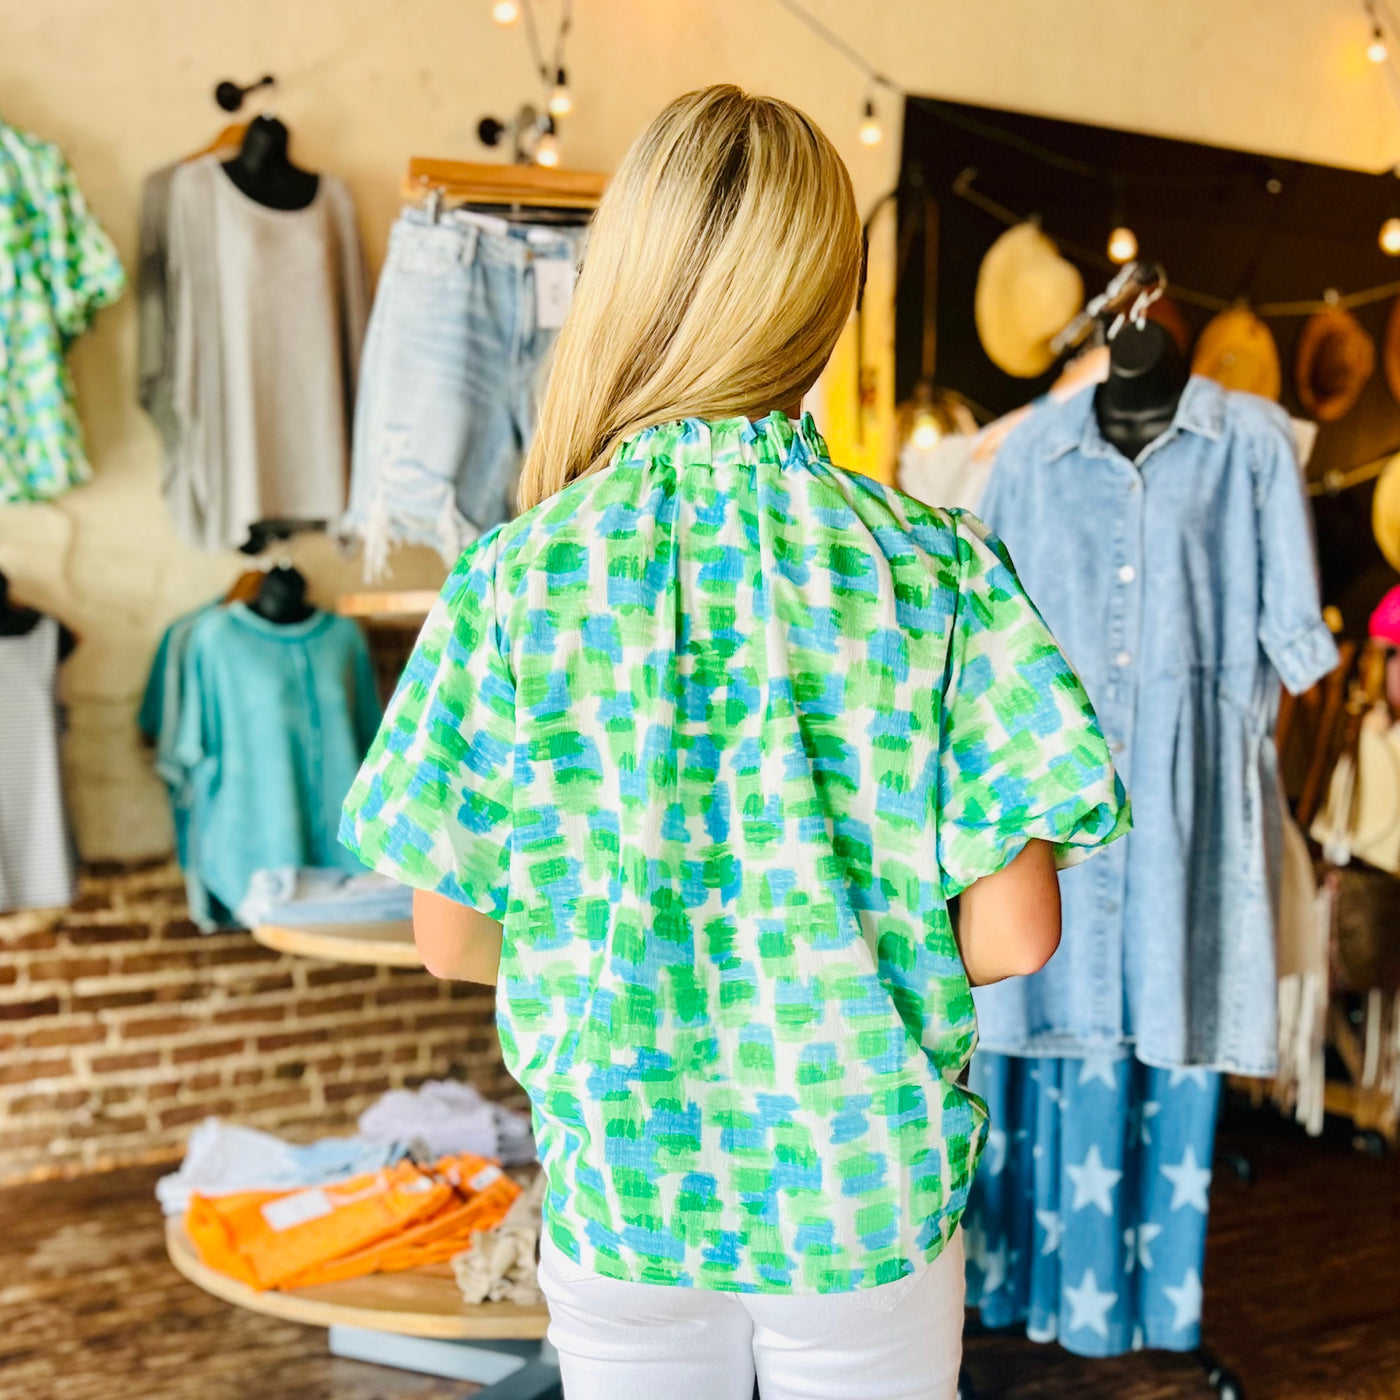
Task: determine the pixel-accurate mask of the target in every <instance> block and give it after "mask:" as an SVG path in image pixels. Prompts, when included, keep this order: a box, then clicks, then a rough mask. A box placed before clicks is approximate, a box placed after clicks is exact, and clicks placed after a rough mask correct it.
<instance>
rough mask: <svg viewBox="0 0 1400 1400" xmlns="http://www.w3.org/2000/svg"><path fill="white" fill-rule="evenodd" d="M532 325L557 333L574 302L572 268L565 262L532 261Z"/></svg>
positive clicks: (558, 259)
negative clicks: (533, 322)
mask: <svg viewBox="0 0 1400 1400" xmlns="http://www.w3.org/2000/svg"><path fill="white" fill-rule="evenodd" d="M534 267H535V325H536V326H537V327H538V328H539V329H540V330H542V331H557V330H558V329H559V327H560V326H562V325H563V324H564V317H565V316H567V315H568V314H569V303H570V302H571V301H572V300H573V299H574V265H573V263H572V262H570V261H569V259H568V258H536V259H535V262H534Z"/></svg>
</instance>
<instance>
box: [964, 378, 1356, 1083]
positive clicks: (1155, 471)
mask: <svg viewBox="0 0 1400 1400" xmlns="http://www.w3.org/2000/svg"><path fill="white" fill-rule="evenodd" d="M982 508H983V514H984V516H985V518H986V521H987V523H988V525H990V526H991V528H992V529H993V530H994V531H995V532H996V533H997V534H999V535H1000V536H1001V537H1002V539H1003V541H1004V542H1005V543H1006V545H1007V548H1008V549H1009V550H1010V553H1011V557H1012V560H1013V561H1014V563H1015V565H1016V567H1017V570H1018V572H1019V574H1020V577H1021V581H1022V583H1023V584H1024V585H1025V588H1026V591H1027V592H1028V593H1029V594H1030V597H1031V599H1032V601H1033V602H1034V603H1035V604H1036V606H1037V607H1038V608H1039V609H1040V611H1041V613H1042V614H1043V615H1044V618H1045V620H1046V622H1047V623H1049V625H1050V630H1051V631H1052V632H1053V633H1054V634H1055V637H1056V639H1057V640H1058V641H1059V643H1060V645H1061V647H1062V648H1063V649H1064V651H1065V654H1066V655H1067V656H1068V657H1069V659H1070V661H1071V662H1072V664H1073V665H1074V667H1075V668H1076V670H1077V671H1078V672H1079V675H1080V677H1081V679H1082V680H1083V682H1084V686H1085V688H1086V690H1087V691H1088V694H1089V698H1090V700H1091V701H1092V702H1093V705H1094V708H1095V710H1096V711H1097V713H1098V716H1099V720H1100V723H1101V724H1102V726H1103V730H1104V733H1105V735H1106V736H1107V737H1108V740H1109V743H1110V747H1111V749H1112V750H1113V753H1114V758H1115V761H1116V763H1117V765H1118V769H1119V772H1120V774H1121V775H1122V778H1123V781H1124V783H1125V784H1126V786H1127V788H1128V792H1129V795H1130V796H1131V798H1132V802H1133V815H1134V830H1133V831H1132V832H1131V833H1130V834H1129V836H1128V837H1127V839H1126V840H1123V841H1120V842H1118V843H1117V844H1116V845H1114V846H1111V847H1110V848H1109V849H1108V850H1107V851H1105V852H1104V853H1103V854H1102V855H1100V856H1099V858H1098V859H1097V860H1095V861H1092V862H1090V863H1089V864H1087V865H1085V866H1082V867H1079V868H1077V869H1073V870H1068V871H1066V872H1064V874H1063V875H1062V876H1061V891H1062V898H1063V911H1064V912H1063V917H1064V937H1063V941H1062V943H1061V946H1060V949H1059V951H1058V952H1057V953H1056V955H1055V956H1054V957H1053V958H1052V959H1051V960H1050V962H1049V964H1048V965H1047V966H1046V967H1045V969H1044V970H1043V971H1041V972H1039V973H1037V974H1036V975H1035V976H1034V977H1028V978H1016V979H1014V980H1012V981H1010V982H1005V983H1001V984H999V985H996V986H992V987H984V988H980V989H979V990H978V992H977V1011H978V1020H979V1023H980V1031H981V1035H980V1043H981V1045H982V1047H983V1049H986V1050H994V1051H999V1052H1002V1053H1006V1054H1019V1055H1083V1054H1085V1053H1087V1052H1090V1051H1097V1050H1102V1049H1105V1048H1107V1047H1110V1046H1121V1045H1131V1046H1132V1047H1133V1048H1134V1050H1135V1053H1136V1055H1137V1057H1138V1058H1139V1059H1141V1060H1143V1061H1145V1062H1146V1063H1148V1064H1152V1065H1159V1066H1165V1067H1169V1068H1174V1067H1177V1066H1198V1065H1199V1066H1206V1067H1209V1068H1215V1069H1221V1070H1228V1071H1232V1072H1235V1073H1240V1074H1250V1075H1267V1074H1269V1073H1271V1072H1272V1071H1273V1070H1274V1068H1275V1062H1276V1053H1277V1050H1276V1030H1275V1022H1276V984H1275V958H1274V918H1275V911H1274V904H1275V894H1274V891H1275V889H1276V886H1277V880H1276V873H1277V870H1278V867H1279V862H1280V859H1281V855H1280V852H1281V842H1282V833H1281V829H1280V816H1281V810H1282V809H1281V805H1280V804H1281V798H1280V795H1279V788H1278V779H1277V760H1276V754H1275V750H1274V741H1273V728H1274V721H1275V717H1276V714H1277V708H1278V698H1279V681H1280V679H1282V681H1283V684H1284V685H1286V686H1287V687H1288V688H1289V690H1291V691H1293V692H1295V693H1296V692H1298V691H1301V690H1304V689H1306V688H1307V687H1308V686H1310V685H1312V684H1313V683H1314V682H1315V681H1317V680H1318V679H1319V678H1320V677H1321V676H1323V675H1324V674H1326V672H1327V671H1329V670H1330V669H1331V668H1332V667H1333V666H1335V665H1336V663H1337V652H1336V647H1335V645H1334V644H1333V641H1332V637H1331V634H1330V633H1329V632H1328V630H1327V627H1326V625H1325V624H1324V623H1323V621H1322V617H1321V609H1320V605H1319V600H1318V582H1317V568H1316V562H1315V557H1314V547H1313V536H1312V520H1311V514H1310V511H1309V509H1308V504H1307V498H1306V495H1305V492H1304V488H1303V482H1302V477H1301V474H1300V472H1299V469H1298V463H1297V458H1296V454H1295V450H1294V445H1293V438H1292V433H1291V429H1290V427H1289V423H1288V419H1287V418H1286V416H1285V415H1284V414H1283V412H1282V411H1281V410H1280V409H1278V408H1277V407H1275V406H1274V405H1273V404H1271V403H1267V402H1265V401H1264V400H1263V399H1259V398H1255V397H1253V396H1252V395H1248V394H1238V393H1228V392H1226V391H1225V390H1223V389H1221V388H1220V387H1219V386H1218V385H1216V384H1214V383H1213V382H1212V381H1210V380H1207V379H1201V378H1192V379H1191V381H1190V382H1189V384H1188V385H1187V388H1186V391H1185V393H1184V394H1183V396H1182V398H1181V402H1180V404H1179V405H1178V408H1177V412H1176V415H1175V419H1174V421H1173V423H1172V426H1171V427H1170V428H1169V429H1168V431H1167V432H1166V433H1164V434H1163V435H1162V436H1161V437H1160V438H1158V439H1157V440H1156V441H1155V442H1153V443H1152V444H1151V445H1150V446H1148V447H1147V448H1146V449H1145V450H1144V451H1143V452H1142V454H1141V455H1140V457H1139V458H1138V460H1137V461H1136V462H1130V461H1129V460H1128V459H1127V458H1126V457H1124V456H1123V455H1122V454H1121V453H1120V452H1119V451H1118V450H1117V448H1115V447H1114V446H1112V444H1110V443H1109V442H1108V441H1106V439H1105V438H1104V437H1103V435H1102V434H1101V433H1100V431H1099V427H1098V423H1097V420H1096V418H1095V415H1094V395H1093V393H1092V392H1089V391H1086V392H1084V393H1081V394H1079V395H1077V396H1076V397H1075V398H1073V399H1071V400H1070V401H1069V402H1067V403H1063V404H1056V403H1052V402H1046V403H1045V404H1043V405H1042V406H1041V407H1039V408H1038V409H1037V410H1036V412H1034V413H1033V414H1032V415H1031V416H1030V418H1029V419H1027V420H1026V422H1025V423H1023V424H1022V425H1020V427H1018V428H1017V429H1016V430H1015V431H1014V432H1013V433H1012V434H1011V435H1010V436H1009V437H1008V438H1007V440H1006V442H1005V444H1004V445H1003V447H1002V449H1001V452H1000V454H999V456H998V459H997V465H996V469H995V471H994V472H993V475H992V479H991V482H990V483H989V486H988V490H987V495H986V498H985V500H984V501H983V507H982Z"/></svg>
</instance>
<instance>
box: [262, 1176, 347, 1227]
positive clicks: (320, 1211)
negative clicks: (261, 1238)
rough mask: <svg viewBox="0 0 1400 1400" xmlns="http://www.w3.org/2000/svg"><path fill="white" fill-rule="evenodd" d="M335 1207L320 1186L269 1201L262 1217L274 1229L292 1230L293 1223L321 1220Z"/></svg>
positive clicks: (302, 1223) (299, 1223) (300, 1223)
mask: <svg viewBox="0 0 1400 1400" xmlns="http://www.w3.org/2000/svg"><path fill="white" fill-rule="evenodd" d="M334 1209H335V1207H334V1206H333V1205H332V1204H331V1198H330V1197H329V1196H327V1195H326V1193H325V1192H324V1191H322V1190H321V1189H320V1188H319V1187H313V1188H312V1189H311V1190H310V1191H298V1192H297V1193H296V1195H295V1196H283V1197H282V1199H281V1200H278V1201H269V1202H268V1203H267V1204H266V1205H265V1206H264V1207H263V1208H262V1217H263V1219H264V1220H266V1221H267V1223H268V1224H269V1225H270V1226H271V1227H272V1228H273V1229H274V1230H278V1231H281V1230H290V1229H291V1228H292V1226H293V1225H305V1224H306V1222H307V1221H308V1220H319V1219H320V1218H321V1217H322V1216H323V1215H329V1214H330V1213H331V1212H332V1211H333V1210H334Z"/></svg>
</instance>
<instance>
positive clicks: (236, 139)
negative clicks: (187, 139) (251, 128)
mask: <svg viewBox="0 0 1400 1400" xmlns="http://www.w3.org/2000/svg"><path fill="white" fill-rule="evenodd" d="M247 134H248V123H247V122H230V123H229V124H228V125H227V126H226V127H225V128H224V129H223V130H222V131H221V132H220V133H219V134H218V135H217V136H216V137H215V138H214V139H213V140H212V141H211V142H210V143H209V144H208V145H207V146H205V147H204V149H203V150H201V151H193V152H191V154H189V155H187V156H186V157H185V160H184V163H186V164H188V163H189V162H190V161H192V160H199V159H200V158H201V157H202V156H213V155H218V154H220V153H221V152H223V151H237V150H241V149H242V147H243V138H244V137H245V136H246V135H247Z"/></svg>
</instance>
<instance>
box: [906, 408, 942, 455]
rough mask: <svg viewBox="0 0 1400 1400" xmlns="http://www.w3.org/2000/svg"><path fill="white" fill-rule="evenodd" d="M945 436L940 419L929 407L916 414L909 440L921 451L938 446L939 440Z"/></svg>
mask: <svg viewBox="0 0 1400 1400" xmlns="http://www.w3.org/2000/svg"><path fill="white" fill-rule="evenodd" d="M942 436H943V429H942V428H941V427H940V426H939V423H938V419H937V418H936V417H935V416H934V415H933V413H932V412H931V411H930V410H928V409H923V410H922V411H921V412H919V413H916V414H915V415H914V431H913V432H912V433H910V434H909V441H910V442H912V443H913V444H914V446H915V447H917V448H918V449H919V451H920V452H928V451H930V450H932V449H933V448H935V447H937V446H938V440H939V439H940V438H941V437H942Z"/></svg>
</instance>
